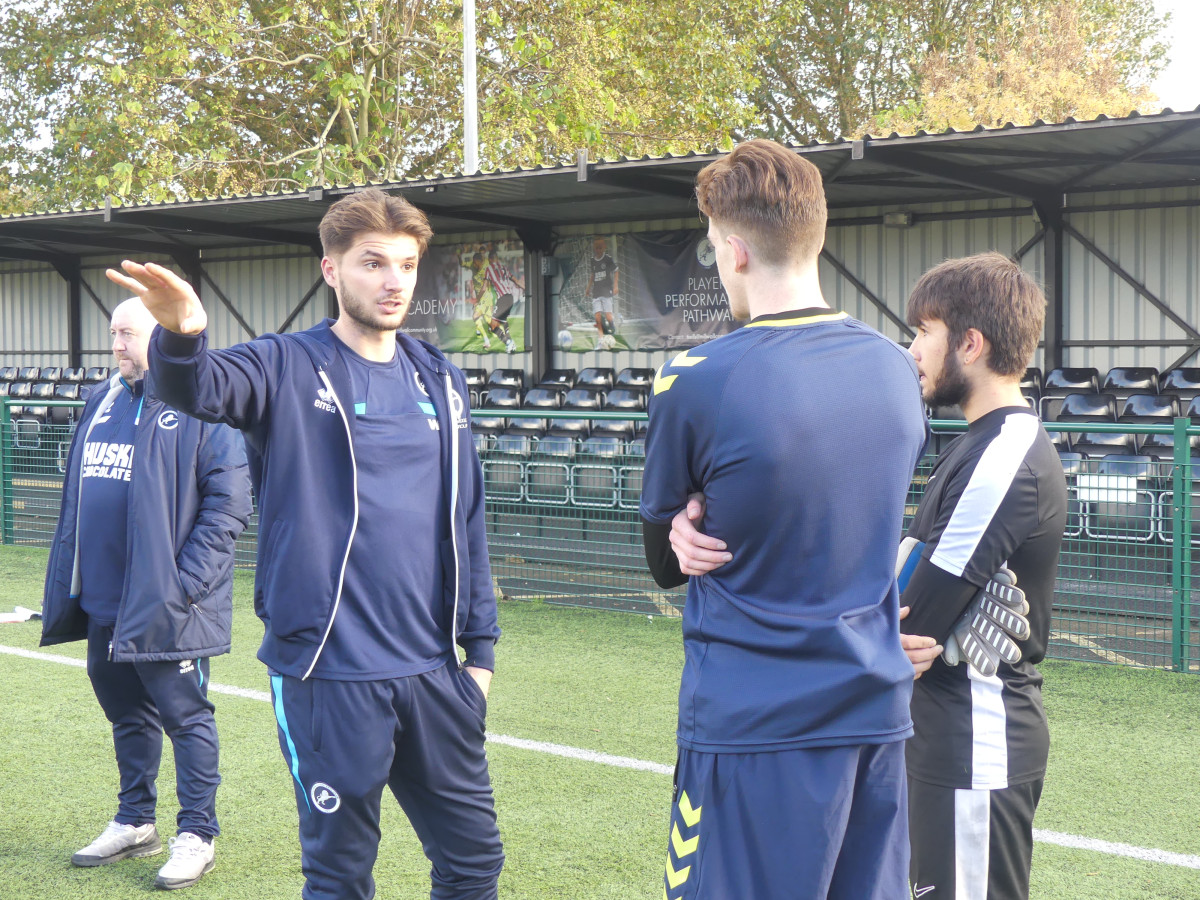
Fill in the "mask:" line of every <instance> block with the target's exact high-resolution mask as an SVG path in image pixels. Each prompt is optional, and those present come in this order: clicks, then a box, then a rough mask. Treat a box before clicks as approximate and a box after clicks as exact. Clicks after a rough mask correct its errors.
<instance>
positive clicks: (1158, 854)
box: [0, 644, 1200, 869]
mask: <svg viewBox="0 0 1200 900" xmlns="http://www.w3.org/2000/svg"><path fill="white" fill-rule="evenodd" d="M0 653H7V654H9V655H10V656H20V657H23V658H25V659H37V660H42V661H43V662H54V663H61V664H63V665H68V666H75V667H76V668H80V669H83V668H86V667H87V663H86V662H84V661H83V660H82V659H75V658H73V657H70V656H59V655H57V654H54V653H41V652H39V651H36V650H23V649H21V648H20V647H6V646H4V645H2V644H0ZM208 689H209V690H210V691H212V692H213V693H214V694H228V695H230V696H233V697H242V698H244V699H247V700H260V701H262V702H264V703H269V702H270V700H271V695H270V694H269V693H267V692H266V691H255V690H251V689H249V688H239V687H232V686H230V685H226V684H217V683H216V682H210V683H209V685H208ZM487 739H488V740H489V741H490V742H492V743H493V744H503V745H504V746H506V747H514V748H516V749H518V750H532V751H534V752H535V753H548V754H550V755H551V756H561V757H565V758H567V759H578V760H582V761H583V762H592V763H600V764H601V765H605V766H616V767H618V768H622V769H636V770H638V771H640V772H654V773H655V774H657V775H670V774H671V773H672V772H674V768H673V767H671V766H665V765H663V764H662V763H656V762H650V761H649V760H645V759H634V758H632V757H629V756H613V755H612V754H609V753H600V752H598V751H596V750H584V749H582V748H580V747H568V746H565V745H563V744H551V743H547V742H546V741H530V740H526V739H525V738H518V737H510V736H508V735H506V734H494V733H492V732H490V731H489V732H488V733H487ZM1033 837H1034V840H1036V841H1038V842H1039V843H1042V844H1056V845H1057V846H1059V847H1069V848H1071V849H1073V850H1091V851H1093V852H1095V853H1106V854H1108V855H1110V856H1127V857H1130V858H1131V859H1140V860H1142V861H1144V862H1155V863H1163V864H1164V865H1168V866H1182V867H1184V868H1187V869H1200V856H1190V855H1188V854H1186V853H1173V852H1171V851H1170V850H1156V849H1154V848H1152V847H1135V846H1133V845H1132V844H1118V843H1114V842H1112V841H1101V840H1097V839H1095V838H1087V837H1080V836H1079V835H1075V834H1063V833H1062V832H1059V831H1044V830H1042V829H1040V828H1035V829H1033Z"/></svg>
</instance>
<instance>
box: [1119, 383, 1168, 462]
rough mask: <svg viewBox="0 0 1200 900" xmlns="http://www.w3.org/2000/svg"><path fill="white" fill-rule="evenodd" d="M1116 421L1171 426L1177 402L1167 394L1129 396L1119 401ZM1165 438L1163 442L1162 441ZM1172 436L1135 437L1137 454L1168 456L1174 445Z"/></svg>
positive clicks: (1130, 423)
mask: <svg viewBox="0 0 1200 900" xmlns="http://www.w3.org/2000/svg"><path fill="white" fill-rule="evenodd" d="M1119 408H1120V412H1119V413H1118V414H1117V421H1118V422H1124V423H1126V424H1129V425H1171V424H1172V423H1173V422H1174V419H1175V417H1176V416H1178V415H1179V400H1178V398H1176V397H1172V396H1170V395H1168V394H1130V395H1129V396H1128V397H1126V398H1125V399H1124V400H1122V401H1120V407H1119ZM1164 438H1165V440H1163V439H1164ZM1174 438H1175V436H1174V435H1172V434H1146V435H1135V436H1134V441H1135V443H1136V445H1137V447H1138V452H1139V453H1150V455H1152V456H1156V457H1161V456H1163V455H1164V453H1163V451H1164V450H1165V451H1166V452H1165V455H1167V456H1170V455H1171V453H1172V449H1173V447H1174V445H1175V439H1174Z"/></svg>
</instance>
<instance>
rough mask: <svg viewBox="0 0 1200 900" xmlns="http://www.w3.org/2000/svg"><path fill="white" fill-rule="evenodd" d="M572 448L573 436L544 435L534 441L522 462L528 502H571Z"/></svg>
mask: <svg viewBox="0 0 1200 900" xmlns="http://www.w3.org/2000/svg"><path fill="white" fill-rule="evenodd" d="M575 448H576V444H575V439H574V438H573V437H571V436H570V435H567V434H548V435H546V436H545V437H543V438H542V439H541V440H540V441H538V442H537V445H536V446H535V447H534V448H533V453H532V454H531V456H530V458H529V461H528V462H527V463H526V464H525V497H526V499H527V500H528V501H529V502H530V503H549V504H553V505H555V506H566V505H567V504H568V503H570V502H571V469H572V462H573V460H574V459H575Z"/></svg>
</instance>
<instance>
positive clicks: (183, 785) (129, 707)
mask: <svg viewBox="0 0 1200 900" xmlns="http://www.w3.org/2000/svg"><path fill="white" fill-rule="evenodd" d="M112 635H113V629H112V626H109V625H99V624H97V623H95V622H91V623H89V624H88V652H87V672H88V677H89V678H90V679H91V681H92V690H94V691H95V692H96V699H97V700H99V701H100V707H101V709H103V710H104V715H105V716H106V717H107V719H108V721H109V722H111V723H112V729H113V747H114V749H115V750H116V754H117V771H118V772H119V773H120V776H121V791H120V793H119V794H118V798H117V799H118V809H117V814H116V815H115V816H113V819H114V820H115V821H117V822H120V823H122V824H125V825H143V824H146V823H148V822H153V821H155V812H154V807H155V801H156V800H157V799H158V789H157V787H156V786H155V780H156V779H157V778H158V766H159V762H160V761H161V759H162V736H163V732H164V731H165V732H166V733H167V737H168V738H170V739H171V745H172V747H173V748H174V750H175V789H176V792H177V793H178V795H179V815H178V817H177V819H176V824H177V826H178V830H179V831H180V832H184V831H190V832H192V833H193V834H197V835H199V836H200V837H202V838H204V839H205V840H212V838H214V837H215V836H216V835H218V834H220V829H219V828H218V827H217V785H219V784H220V783H221V776H220V775H219V774H218V763H219V751H218V746H217V723H216V719H215V718H214V716H213V709H214V707H213V705H212V703H210V702H209V699H208V660H207V659H190V660H183V661H182V662H132V663H127V662H113V661H112V660H110V659H109V658H108V654H109V644H110V642H111V641H112Z"/></svg>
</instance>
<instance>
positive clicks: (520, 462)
mask: <svg viewBox="0 0 1200 900" xmlns="http://www.w3.org/2000/svg"><path fill="white" fill-rule="evenodd" d="M533 445H534V439H533V438H532V437H531V436H530V435H528V434H513V433H511V432H504V433H503V434H498V435H496V436H495V440H494V443H493V445H492V449H491V452H489V453H488V455H487V458H486V459H484V460H483V462H482V465H483V481H484V486H485V490H486V491H487V495H488V497H489V498H494V499H497V500H509V501H514V502H519V501H521V500H523V499H524V498H525V461H526V460H527V459H528V458H529V455H530V453H531V452H532V450H533Z"/></svg>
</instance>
